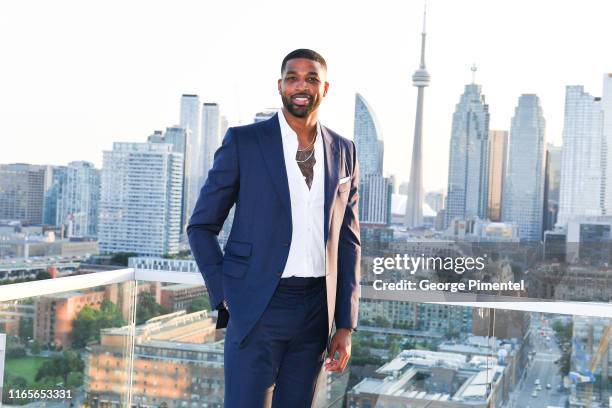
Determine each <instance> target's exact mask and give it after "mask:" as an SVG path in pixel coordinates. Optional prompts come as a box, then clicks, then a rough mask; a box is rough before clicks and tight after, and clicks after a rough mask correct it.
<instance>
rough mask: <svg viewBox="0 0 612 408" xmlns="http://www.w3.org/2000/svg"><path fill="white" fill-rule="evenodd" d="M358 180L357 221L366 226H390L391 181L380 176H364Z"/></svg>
mask: <svg viewBox="0 0 612 408" xmlns="http://www.w3.org/2000/svg"><path fill="white" fill-rule="evenodd" d="M359 178H360V181H359V221H361V222H363V223H368V224H379V225H389V224H391V198H392V196H393V183H392V181H391V179H390V178H389V177H383V176H382V175H380V174H366V175H364V176H359Z"/></svg>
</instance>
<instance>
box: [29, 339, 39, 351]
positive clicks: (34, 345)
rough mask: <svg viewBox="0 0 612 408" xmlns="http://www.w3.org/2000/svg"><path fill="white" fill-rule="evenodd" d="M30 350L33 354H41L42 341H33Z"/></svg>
mask: <svg viewBox="0 0 612 408" xmlns="http://www.w3.org/2000/svg"><path fill="white" fill-rule="evenodd" d="M30 351H31V352H32V354H40V343H39V342H37V341H36V340H34V341H33V342H32V346H31V347H30Z"/></svg>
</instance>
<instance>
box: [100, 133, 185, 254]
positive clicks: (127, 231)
mask: <svg viewBox="0 0 612 408" xmlns="http://www.w3.org/2000/svg"><path fill="white" fill-rule="evenodd" d="M182 166H183V155H182V154H180V153H176V152H174V151H173V146H172V145H171V144H164V143H114V144H113V150H111V151H105V152H104V154H103V166H102V188H101V196H100V216H99V226H98V228H99V232H98V237H99V245H100V250H101V251H102V252H107V253H117V252H134V253H137V254H139V255H147V256H162V255H166V254H174V253H177V252H178V244H179V234H180V225H181V195H182V187H183V174H182V168H183V167H182Z"/></svg>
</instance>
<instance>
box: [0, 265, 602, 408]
mask: <svg viewBox="0 0 612 408" xmlns="http://www.w3.org/2000/svg"><path fill="white" fill-rule="evenodd" d="M365 282H367V279H366V280H365ZM205 299H206V296H205V291H204V287H203V280H202V277H201V275H200V274H199V273H198V272H168V271H160V270H142V269H133V268H126V269H121V270H113V271H107V272H96V273H92V274H86V275H74V276H67V277H60V278H56V279H49V280H42V281H31V282H24V283H14V284H9V285H4V286H0V302H1V303H0V364H2V369H1V370H0V376H2V380H3V390H2V395H3V403H4V404H6V405H9V406H17V405H27V406H54V407H60V406H65V407H70V406H84V407H119V406H122V407H189V408H196V407H197V408H214V407H222V406H223V390H224V379H223V335H224V333H223V331H217V330H215V329H214V325H215V320H216V314H215V312H211V311H210V310H208V305H206V301H205ZM611 317H612V305H611V304H608V303H594V302H574V301H552V300H549V301H537V299H534V298H520V297H506V296H492V295H474V294H467V293H451V292H435V291H434V292H432V291H430V292H422V291H416V292H413V293H412V294H411V295H410V297H406V296H405V295H402V296H400V295H398V294H397V293H395V292H391V291H376V290H374V289H373V286H372V285H370V284H364V285H363V286H362V301H361V307H360V328H359V330H358V331H357V332H356V333H355V334H354V336H353V351H352V352H353V356H352V359H351V362H350V365H349V367H348V369H347V370H346V371H345V372H344V373H342V374H327V373H323V374H322V375H321V376H320V379H319V381H320V386H319V388H318V389H319V392H318V394H317V397H316V398H317V400H316V401H317V402H316V406H317V407H335V408H340V407H352V408H366V407H405V406H411V407H423V408H424V407H483V408H484V407H527V406H532V407H536V406H537V407H540V406H542V407H543V406H547V405H549V406H565V404H566V403H568V404H569V406H571V407H581V406H582V407H586V406H591V407H602V408H603V407H608V406H609V405H608V404H609V402H608V400H609V397H610V395H611V394H612V384H611V381H610V378H611V377H610V375H611V374H610V366H611V364H610V363H611V362H612V353H610V351H609V346H608V345H607V343H606V342H607V341H608V340H609V338H610V336H611V333H610V330H609V327H610V324H611V323H612V321H611V320H610V319H611ZM606 339H607V340H606ZM602 350H603V351H602ZM594 357H595V358H594ZM581 365H582V366H581ZM585 372H589V373H591V374H592V376H591V377H589V376H587V375H585V374H584V373H585Z"/></svg>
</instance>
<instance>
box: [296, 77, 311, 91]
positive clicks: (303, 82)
mask: <svg viewBox="0 0 612 408" xmlns="http://www.w3.org/2000/svg"><path fill="white" fill-rule="evenodd" d="M297 88H298V89H300V90H307V89H308V82H306V80H305V79H304V80H301V81H299V82H298V84H297Z"/></svg>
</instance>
